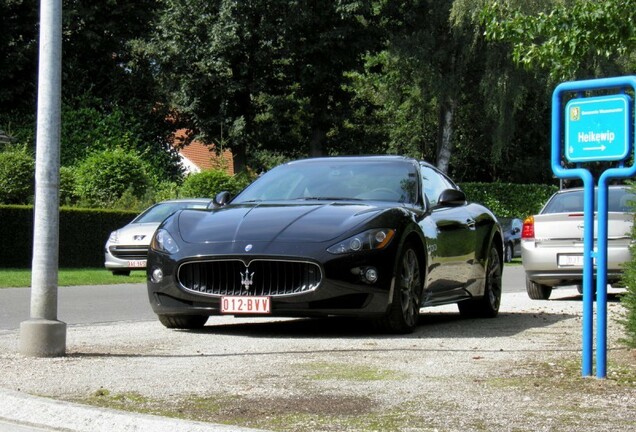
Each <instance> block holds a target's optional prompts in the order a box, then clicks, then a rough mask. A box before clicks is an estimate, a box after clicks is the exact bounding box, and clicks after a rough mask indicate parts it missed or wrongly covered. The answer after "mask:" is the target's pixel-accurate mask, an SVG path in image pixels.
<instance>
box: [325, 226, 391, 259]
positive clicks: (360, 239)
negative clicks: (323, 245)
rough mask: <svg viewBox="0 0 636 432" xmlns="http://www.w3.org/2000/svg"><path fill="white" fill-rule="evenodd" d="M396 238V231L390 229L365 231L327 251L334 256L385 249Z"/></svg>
mask: <svg viewBox="0 0 636 432" xmlns="http://www.w3.org/2000/svg"><path fill="white" fill-rule="evenodd" d="M394 236H395V230H394V229H389V228H376V229H370V230H368V231H364V232H362V233H360V234H357V235H354V236H352V237H349V238H348V239H346V240H343V241H341V242H338V243H337V244H335V245H333V246H331V247H330V248H328V249H327V252H329V253H332V254H336V255H339V254H346V253H355V252H363V251H370V250H376V249H383V248H385V247H386V246H387V245H388V244H389V243H391V240H392V239H393V237H394Z"/></svg>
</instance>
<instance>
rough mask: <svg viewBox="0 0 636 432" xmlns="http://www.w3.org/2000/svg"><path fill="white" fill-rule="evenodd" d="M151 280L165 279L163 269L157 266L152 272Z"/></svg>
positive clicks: (155, 281) (157, 281)
mask: <svg viewBox="0 0 636 432" xmlns="http://www.w3.org/2000/svg"><path fill="white" fill-rule="evenodd" d="M150 280H151V281H152V282H154V283H159V282H161V281H162V280H163V272H162V271H161V269H159V268H156V269H154V270H153V271H152V274H151V275H150Z"/></svg>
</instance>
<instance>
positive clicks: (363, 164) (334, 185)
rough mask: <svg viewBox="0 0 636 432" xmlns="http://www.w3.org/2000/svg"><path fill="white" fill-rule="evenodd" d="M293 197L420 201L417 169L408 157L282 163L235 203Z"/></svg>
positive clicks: (281, 199) (236, 199) (237, 198)
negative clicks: (406, 158) (399, 159)
mask: <svg viewBox="0 0 636 432" xmlns="http://www.w3.org/2000/svg"><path fill="white" fill-rule="evenodd" d="M292 200H377V201H390V202H398V203H415V202H416V201H417V173H416V168H415V165H414V164H412V163H410V162H408V161H386V160H382V161H360V160H347V159H346V158H343V159H329V160H324V159H322V160H315V161H311V160H307V161H303V162H301V163H291V164H286V165H281V166H278V167H276V168H274V169H273V170H271V171H269V172H268V173H266V174H264V175H263V176H262V177H260V178H259V179H258V180H256V181H255V182H254V183H252V184H251V185H250V186H249V187H248V188H246V189H245V190H244V191H243V192H241V193H240V194H239V195H238V196H237V197H236V198H235V199H234V200H233V203H235V204H236V203H239V204H240V203H246V202H255V201H257V202H261V201H292Z"/></svg>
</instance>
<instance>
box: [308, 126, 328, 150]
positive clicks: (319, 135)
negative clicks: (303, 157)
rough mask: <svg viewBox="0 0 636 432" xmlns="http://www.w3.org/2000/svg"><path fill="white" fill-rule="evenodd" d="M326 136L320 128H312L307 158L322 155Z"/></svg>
mask: <svg viewBox="0 0 636 432" xmlns="http://www.w3.org/2000/svg"><path fill="white" fill-rule="evenodd" d="M326 137H327V135H326V134H325V131H324V130H322V128H321V127H320V126H314V128H313V129H312V132H311V141H310V142H309V157H319V156H323V155H324V142H325V139H326Z"/></svg>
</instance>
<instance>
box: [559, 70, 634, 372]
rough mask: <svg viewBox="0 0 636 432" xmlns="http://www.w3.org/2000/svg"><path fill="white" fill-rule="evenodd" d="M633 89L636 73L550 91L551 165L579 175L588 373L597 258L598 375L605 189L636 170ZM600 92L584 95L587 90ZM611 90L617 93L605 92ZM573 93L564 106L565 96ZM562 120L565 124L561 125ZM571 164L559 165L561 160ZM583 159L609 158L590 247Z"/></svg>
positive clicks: (590, 183)
mask: <svg viewBox="0 0 636 432" xmlns="http://www.w3.org/2000/svg"><path fill="white" fill-rule="evenodd" d="M628 88H631V89H632V90H633V91H634V92H636V76H626V77H616V78H603V79H596V80H584V81H572V82H565V83H562V84H560V85H558V86H557V88H556V89H555V90H554V92H553V94H552V159H551V162H552V171H553V172H554V174H555V175H556V176H557V177H558V178H562V179H576V178H578V179H580V180H582V181H583V187H584V201H583V213H584V216H583V224H584V232H583V336H582V350H583V358H582V374H583V376H591V375H592V358H593V346H592V345H593V344H592V343H593V327H594V325H593V317H594V305H593V295H594V290H593V281H594V260H596V308H597V323H596V324H597V333H596V343H597V347H596V354H597V357H596V376H597V378H605V377H606V376H607V219H608V214H607V213H608V210H607V195H608V186H609V182H610V180H612V179H618V178H630V177H634V176H635V175H636V163H632V165H631V166H629V167H626V166H625V161H626V160H628V159H630V158H631V156H632V154H633V149H634V145H633V141H634V136H633V126H634V114H633V101H632V98H631V97H629V96H628V95H627V94H625V91H626V90H627V89H628ZM586 92H587V93H591V92H602V93H605V94H603V95H601V96H591V97H585V93H586ZM610 92H614V93H615V94H610V95H607V93H610ZM566 95H574V96H575V97H574V98H573V99H571V100H570V101H569V102H567V104H566V105H565V109H563V102H564V96H566ZM564 125H565V130H564ZM563 157H565V158H566V159H567V161H569V162H571V163H574V164H576V165H575V167H574V168H567V167H564V166H562V165H561V162H562V161H563V160H564V159H563ZM587 162H608V163H614V165H615V166H612V167H608V168H607V169H606V170H605V171H603V173H602V174H601V175H600V178H599V180H598V203H597V220H598V234H597V238H598V240H597V242H596V243H597V245H596V249H595V248H594V189H595V184H594V180H595V179H594V177H593V175H592V173H591V172H590V171H589V170H588V169H587V168H584V167H583V165H582V164H583V163H587Z"/></svg>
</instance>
